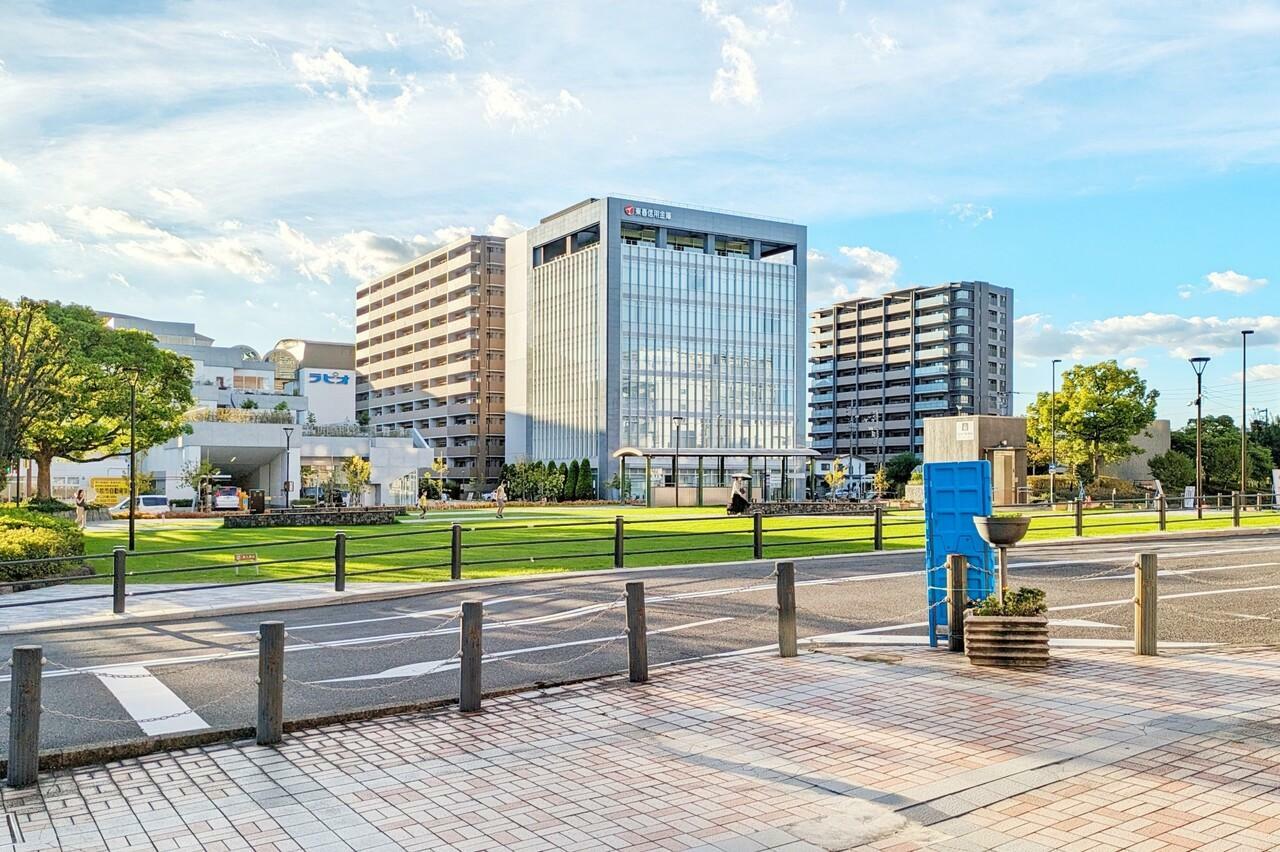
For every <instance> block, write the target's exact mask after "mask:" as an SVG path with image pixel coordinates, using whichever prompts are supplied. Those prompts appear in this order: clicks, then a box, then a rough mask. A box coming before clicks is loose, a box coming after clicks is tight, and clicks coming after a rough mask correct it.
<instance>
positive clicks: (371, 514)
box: [222, 507, 400, 530]
mask: <svg viewBox="0 0 1280 852" xmlns="http://www.w3.org/2000/svg"><path fill="white" fill-rule="evenodd" d="M399 511H400V510H399V509H398V508H397V507H389V508H376V509H361V508H348V509H289V510H283V509H279V510H275V511H271V512H264V513H263V514H261V515H240V514H236V515H227V516H226V517H225V518H223V519H222V526H223V527H224V528H226V529H231V530H244V529H257V528H259V527H364V526H373V525H376V524H392V523H395V520H396V515H397V514H398V513H399Z"/></svg>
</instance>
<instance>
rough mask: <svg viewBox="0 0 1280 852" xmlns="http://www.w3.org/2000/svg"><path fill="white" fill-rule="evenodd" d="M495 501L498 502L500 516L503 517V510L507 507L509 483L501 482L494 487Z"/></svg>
mask: <svg viewBox="0 0 1280 852" xmlns="http://www.w3.org/2000/svg"><path fill="white" fill-rule="evenodd" d="M493 502H494V503H497V504H498V518H501V517H502V510H503V509H505V508H506V507H507V483H505V482H499V483H498V487H497V488H495V489H493Z"/></svg>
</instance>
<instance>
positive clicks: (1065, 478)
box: [1027, 473, 1151, 500]
mask: <svg viewBox="0 0 1280 852" xmlns="http://www.w3.org/2000/svg"><path fill="white" fill-rule="evenodd" d="M1027 487H1028V488H1030V489H1031V493H1032V494H1036V495H1043V496H1044V497H1046V498H1047V497H1048V496H1049V476H1048V474H1037V475H1035V476H1028V477H1027ZM1113 488H1114V489H1115V496H1116V499H1117V500H1133V499H1137V498H1139V497H1149V496H1151V492H1149V491H1147V490H1146V489H1144V488H1140V487H1138V486H1137V485H1134V484H1133V483H1132V482H1130V481H1129V480H1127V479H1117V478H1116V477H1114V476H1099V477H1098V478H1097V479H1095V480H1094V481H1093V482H1091V483H1090V484H1088V485H1086V486H1085V487H1084V493H1085V496H1086V497H1091V498H1093V499H1094V500H1110V499H1111V490H1112V489H1113ZM1053 490H1054V492H1055V494H1056V496H1057V498H1058V499H1059V500H1074V499H1075V497H1076V495H1077V494H1078V493H1079V485H1078V484H1077V482H1076V478H1075V476H1073V475H1072V474H1069V473H1060V474H1058V475H1057V476H1056V477H1054V487H1053Z"/></svg>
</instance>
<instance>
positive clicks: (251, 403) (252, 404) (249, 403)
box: [240, 399, 258, 411]
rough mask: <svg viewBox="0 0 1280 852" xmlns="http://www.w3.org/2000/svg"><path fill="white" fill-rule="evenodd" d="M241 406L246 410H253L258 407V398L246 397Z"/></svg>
mask: <svg viewBox="0 0 1280 852" xmlns="http://www.w3.org/2000/svg"><path fill="white" fill-rule="evenodd" d="M240 407H241V408H243V409H245V410H246V411H248V410H252V409H254V408H257V407H258V401H257V400H256V399H246V400H245V401H244V402H242V403H240Z"/></svg>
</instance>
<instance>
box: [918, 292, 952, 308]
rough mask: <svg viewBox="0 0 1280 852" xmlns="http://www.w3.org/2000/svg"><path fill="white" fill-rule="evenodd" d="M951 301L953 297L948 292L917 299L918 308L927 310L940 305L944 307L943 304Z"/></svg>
mask: <svg viewBox="0 0 1280 852" xmlns="http://www.w3.org/2000/svg"><path fill="white" fill-rule="evenodd" d="M950 302H951V299H950V298H949V297H948V296H947V294H946V293H939V294H938V295H936V296H929V297H928V298H925V299H918V300H917V301H916V310H917V311H927V310H928V309H929V308H939V307H942V306H943V305H947V304H950Z"/></svg>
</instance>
